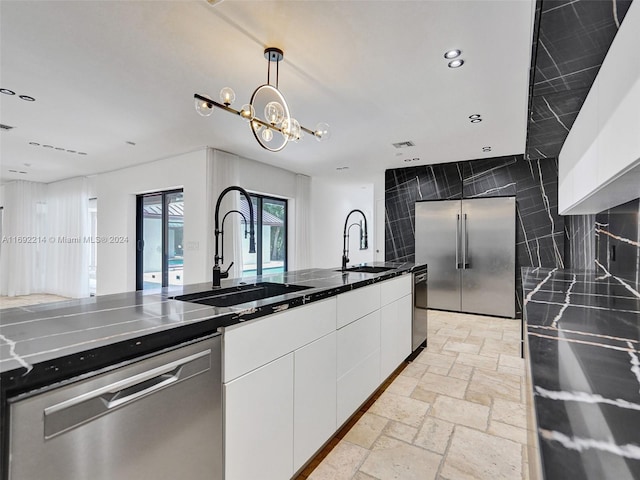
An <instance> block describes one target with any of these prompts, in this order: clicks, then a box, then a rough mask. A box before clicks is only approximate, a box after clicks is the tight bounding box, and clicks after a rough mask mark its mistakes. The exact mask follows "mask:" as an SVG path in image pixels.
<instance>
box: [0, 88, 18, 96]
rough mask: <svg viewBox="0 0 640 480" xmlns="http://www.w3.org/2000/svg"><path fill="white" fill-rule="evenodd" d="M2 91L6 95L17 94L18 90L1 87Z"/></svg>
mask: <svg viewBox="0 0 640 480" xmlns="http://www.w3.org/2000/svg"><path fill="white" fill-rule="evenodd" d="M0 93H4V94H5V95H15V94H16V92H14V91H13V90H9V89H8V88H0Z"/></svg>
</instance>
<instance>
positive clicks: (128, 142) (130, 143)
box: [124, 140, 136, 147]
mask: <svg viewBox="0 0 640 480" xmlns="http://www.w3.org/2000/svg"><path fill="white" fill-rule="evenodd" d="M124 143H126V144H127V145H131V146H132V147H134V146H135V145H136V142H131V141H129V140H127V141H126V142H124Z"/></svg>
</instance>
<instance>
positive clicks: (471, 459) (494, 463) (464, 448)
mask: <svg viewBox="0 0 640 480" xmlns="http://www.w3.org/2000/svg"><path fill="white" fill-rule="evenodd" d="M441 473H442V475H443V476H444V477H447V478H452V479H456V480H513V479H518V478H522V458H521V447H520V445H519V444H518V443H515V442H512V441H510V440H505V439H503V438H499V437H496V436H493V435H487V434H486V433H482V432H478V431H477V430H473V429H470V428H466V427H462V426H456V427H455V430H454V432H453V438H452V439H451V446H450V447H449V451H448V452H447V456H446V458H445V460H444V465H443V468H442V472H441Z"/></svg>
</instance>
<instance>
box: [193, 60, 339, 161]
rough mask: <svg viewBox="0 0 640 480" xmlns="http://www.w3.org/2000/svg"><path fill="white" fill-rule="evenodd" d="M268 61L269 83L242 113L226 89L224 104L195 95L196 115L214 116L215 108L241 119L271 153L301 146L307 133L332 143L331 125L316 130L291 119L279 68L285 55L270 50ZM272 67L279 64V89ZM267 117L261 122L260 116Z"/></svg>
mask: <svg viewBox="0 0 640 480" xmlns="http://www.w3.org/2000/svg"><path fill="white" fill-rule="evenodd" d="M264 56H265V58H266V59H267V61H268V62H269V63H268V67H267V83H266V84H264V85H260V86H259V87H258V88H256V89H255V91H254V92H253V95H251V101H250V102H249V103H248V104H245V105H243V106H242V108H241V109H240V110H236V109H235V108H233V107H231V104H232V103H233V102H234V100H235V98H236V94H235V92H234V91H233V90H232V89H231V88H229V87H224V88H223V89H222V90H220V102H216V101H215V100H213V99H212V98H211V97H209V96H208V95H199V94H197V93H196V94H194V95H193V97H194V98H195V106H196V111H197V112H198V113H199V114H200V115H202V116H203V117H208V116H209V115H211V114H212V113H213V107H217V108H219V109H220V110H224V111H226V112H229V113H233V114H236V115H239V116H240V117H241V118H242V119H244V120H245V121H247V122H248V123H249V126H250V127H251V131H252V132H253V136H254V137H255V139H256V140H257V141H258V143H259V144H260V146H261V147H262V148H265V149H266V150H269V151H270V152H279V151H280V150H282V149H283V148H284V147H286V146H287V143H289V142H299V141H300V140H301V139H302V136H303V133H308V134H309V135H313V136H314V137H315V139H316V140H318V141H319V142H321V141H323V140H328V139H329V137H330V136H331V132H330V130H329V125H327V124H326V123H323V122H321V123H318V125H316V128H315V129H314V130H311V129H310V128H307V127H304V126H302V125H300V123H299V122H298V121H297V120H296V119H295V118H293V117H292V116H291V112H290V110H289V106H288V105H287V102H286V100H285V99H284V96H283V95H282V93H280V90H278V74H279V64H280V61H281V60H282V59H283V58H284V53H283V52H282V50H280V49H279V48H273V47H271V48H267V49H265V51H264ZM271 64H275V77H276V78H275V85H272V84H271ZM260 112H262V113H263V114H264V116H263V117H262V118H261V117H260V116H259V113H260Z"/></svg>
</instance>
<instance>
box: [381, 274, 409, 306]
mask: <svg viewBox="0 0 640 480" xmlns="http://www.w3.org/2000/svg"><path fill="white" fill-rule="evenodd" d="M410 293H411V275H402V276H401V277H398V278H394V279H392V280H387V281H386V282H382V283H381V284H380V304H381V305H383V306H384V305H388V304H389V303H391V302H393V301H395V300H398V299H399V298H402V297H404V296H405V295H409V294H410Z"/></svg>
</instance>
